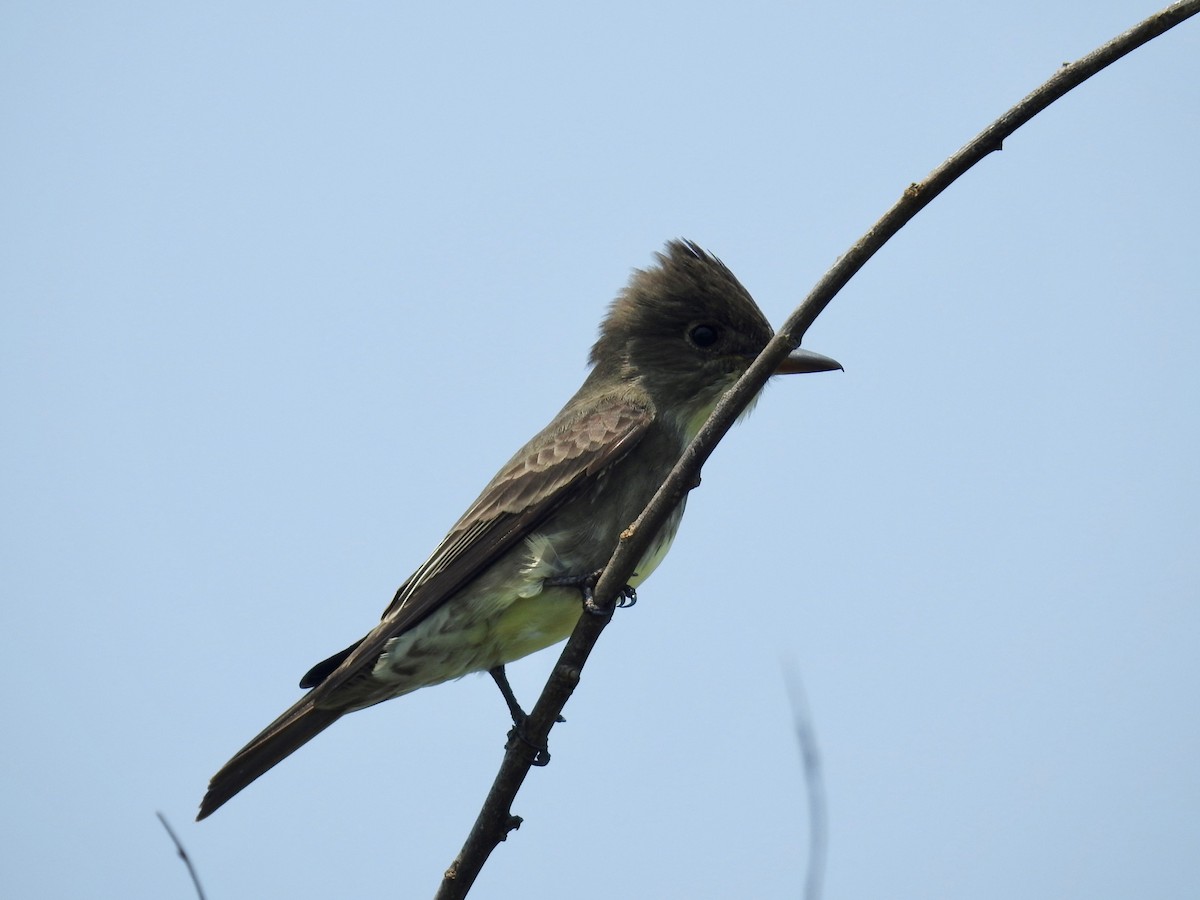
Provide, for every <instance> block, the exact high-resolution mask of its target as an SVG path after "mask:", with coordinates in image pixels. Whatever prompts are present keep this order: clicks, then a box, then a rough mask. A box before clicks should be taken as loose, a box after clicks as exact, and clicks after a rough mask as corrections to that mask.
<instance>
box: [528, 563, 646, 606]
mask: <svg viewBox="0 0 1200 900" xmlns="http://www.w3.org/2000/svg"><path fill="white" fill-rule="evenodd" d="M603 571H604V570H603V569H600V570H598V571H595V572H591V573H589V574H587V575H558V576H555V577H553V578H547V579H546V582H545V583H546V585H547V586H548V587H573V588H578V589H579V592H580V593H581V594H582V595H583V608H584V610H585V611H586V612H589V613H591V614H592V615H594V616H609V615H612V611H613V609H625V608H626V607H629V606H633V605H634V604H635V603H637V591H635V590H634V589H633V588H632V587H631V586H630V585H628V584H627V585H625V586H624V587H623V588H621V590H620V591H618V592H617V598H616V602H615V603H614V604H613V605H612V606H609V607H604V606H601V605H600V604H598V603H597V602H596V582H598V581H599V580H600V575H601V574H602V573H603ZM635 574H636V573H635Z"/></svg>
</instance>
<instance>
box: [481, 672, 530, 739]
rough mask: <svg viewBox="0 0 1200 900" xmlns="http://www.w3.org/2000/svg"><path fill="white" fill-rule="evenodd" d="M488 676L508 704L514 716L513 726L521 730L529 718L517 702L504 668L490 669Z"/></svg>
mask: <svg viewBox="0 0 1200 900" xmlns="http://www.w3.org/2000/svg"><path fill="white" fill-rule="evenodd" d="M488 674H489V675H491V676H492V680H493V681H494V682H496V687H498V688H500V693H501V695H502V696H503V697H504V702H505V703H507V704H508V711H509V713H511V714H512V720H513V724H514V725H516V726H517V727H518V728H520V727H521V726H522V725H524V724H525V720H526V719H527V718H529V717H528V716H527V715H525V710H523V709H521V704H520V703H518V702H517V695H516V694H514V693H513V689H512V685H511V684H509V683H508V676H507V675H506V674H504V666H496V667H495V668H494V669H488Z"/></svg>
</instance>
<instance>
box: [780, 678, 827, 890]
mask: <svg viewBox="0 0 1200 900" xmlns="http://www.w3.org/2000/svg"><path fill="white" fill-rule="evenodd" d="M784 680H785V681H786V682H787V688H788V696H789V697H790V698H791V701H792V723H793V725H794V726H795V728H796V743H797V744H798V745H799V746H800V761H801V763H802V764H803V766H804V787H805V789H806V790H807V792H808V873H807V874H806V875H805V877H804V900H820V898H821V889H822V887H823V885H824V883H825V857H826V854H827V852H828V847H829V818H828V812H827V809H828V807H827V806H826V804H825V777H824V775H823V774H822V772H821V752H820V750H819V749H818V747H817V732H816V729H815V728H813V721H812V710H811V709H810V708H809V706H808V694H807V693H806V692H805V690H804V682H803V681H802V680H801V678H800V670H799V669H797V668H796V667H795V666H794V665H788V666H786V667H785V671H784Z"/></svg>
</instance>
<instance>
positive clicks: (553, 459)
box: [301, 400, 653, 696]
mask: <svg viewBox="0 0 1200 900" xmlns="http://www.w3.org/2000/svg"><path fill="white" fill-rule="evenodd" d="M652 421H653V413H652V411H651V410H650V409H649V408H648V407H647V406H645V405H642V404H636V403H632V402H629V401H626V400H621V401H617V400H613V401H611V402H608V403H604V404H602V405H598V406H596V407H593V408H591V409H589V410H587V411H586V412H584V413H583V414H581V415H576V416H573V417H572V418H571V419H569V420H567V421H566V422H557V421H556V422H555V423H552V424H551V426H550V427H549V428H547V429H546V430H545V431H543V432H541V433H540V434H538V435H537V436H536V437H535V438H534V439H533V440H531V441H530V442H529V444H527V445H526V446H525V447H524V448H523V449H522V450H521V451H520V452H518V453H517V455H516V456H514V457H513V458H512V459H511V460H510V461H509V462H508V464H507V465H506V466H505V467H504V468H503V469H501V470H500V472H499V473H498V474H497V475H496V477H495V478H493V479H492V481H491V483H490V484H489V485H488V486H487V487H486V488H485V489H484V491H483V493H482V494H481V495H480V496H479V499H477V500H476V501H475V502H474V503H473V504H472V505H471V507H470V509H468V510H467V511H466V513H464V514H463V516H462V518H460V519H459V520H458V522H457V523H455V525H454V527H453V528H451V529H450V533H449V534H447V535H446V537H445V538H443V540H442V542H441V544H439V545H438V547H437V549H436V550H434V551H433V553H432V555H430V557H429V558H428V559H427V560H426V561H425V562H424V563H423V564H422V565H421V566H420V568H418V569H417V571H416V572H414V573H413V575H412V576H411V577H410V578H409V579H408V580H407V581H405V582H404V584H402V585H401V586H400V589H399V590H397V591H396V596H395V597H394V598H393V600H392V602H391V604H390V605H389V606H388V608H387V609H386V610H385V611H384V613H383V617H382V620H381V621H380V623H379V625H378V626H376V627H375V629H374V630H373V631H371V633H370V634H368V635H367V636H366V637H365V638H363V639H362V641H360V642H359V643H358V644H356V645H355V646H354V647H352V648H347V650H345V651H342V653H339V654H337V655H335V656H333V657H331V658H330V659H329V660H326V661H325V663H321V664H319V665H318V666H317V667H315V668H314V669H313V670H311V671H310V672H309V674H308V675H306V676H305V680H304V681H302V682H301V686H302V687H316V686H319V687H320V688H321V693H322V694H323V695H325V696H328V692H333V691H336V690H337V688H338V687H340V686H341V685H343V684H344V683H345V682H346V681H348V680H350V679H353V678H356V677H358V676H361V674H362V673H363V671H364V669H366V668H368V667H374V665H375V663H376V661H377V660H378V659H379V656H380V655H381V654H382V653H383V652H384V649H385V647H386V645H387V643H388V641H390V640H392V639H393V638H395V637H397V636H398V635H400V634H403V633H404V632H405V631H408V630H409V629H410V628H412V627H413V626H414V625H416V624H417V623H419V622H420V621H421V620H423V619H424V618H425V617H426V616H428V615H429V614H430V613H432V612H433V611H434V610H436V609H438V608H439V607H441V605H442V604H443V603H445V602H446V600H448V599H449V598H450V597H452V596H453V595H454V594H455V593H457V592H458V591H459V590H460V589H462V588H463V587H464V586H465V585H467V584H469V583H470V582H471V581H473V580H474V579H475V578H477V577H478V576H479V575H480V574H481V573H482V572H484V571H485V570H486V569H487V568H488V566H490V565H491V564H492V563H494V562H495V561H496V560H497V559H499V558H500V557H501V556H502V555H503V554H505V553H506V552H508V551H509V550H510V549H511V548H512V547H514V546H516V545H517V544H518V543H519V542H520V541H522V540H524V539H525V538H527V537H528V536H529V535H531V534H533V533H534V532H535V531H537V530H538V528H539V527H540V526H541V525H542V523H543V522H544V521H545V520H546V518H547V516H549V515H550V514H551V513H552V512H553V511H554V510H556V509H557V508H558V507H559V506H561V505H562V504H563V503H565V502H567V501H568V500H570V499H571V498H572V497H574V496H577V494H578V493H579V492H581V491H583V490H585V489H586V488H587V487H588V486H589V485H590V484H591V483H592V482H593V481H594V480H595V479H596V478H598V477H599V476H600V474H601V473H602V472H603V471H604V470H605V469H606V468H607V467H608V466H610V465H612V464H613V463H615V462H617V461H618V460H620V459H621V458H622V457H623V456H625V454H627V453H628V452H629V451H630V450H632V449H633V448H634V447H635V446H637V444H638V442H639V441H640V440H641V438H642V436H643V435H644V434H645V431H646V428H647V427H648V426H649V425H650V423H651V422H652ZM323 667H324V671H322V668H323Z"/></svg>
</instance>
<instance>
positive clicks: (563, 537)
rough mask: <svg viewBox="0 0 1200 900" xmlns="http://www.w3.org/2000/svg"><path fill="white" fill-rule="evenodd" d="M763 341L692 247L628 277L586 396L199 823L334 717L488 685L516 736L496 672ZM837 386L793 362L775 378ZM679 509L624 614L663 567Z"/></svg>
mask: <svg viewBox="0 0 1200 900" xmlns="http://www.w3.org/2000/svg"><path fill="white" fill-rule="evenodd" d="M772 336H773V331H772V328H771V326H770V324H769V323H768V321H767V319H766V317H765V316H764V315H763V314H762V312H761V310H760V309H759V308H758V306H757V304H756V303H755V302H754V299H753V298H752V297H751V296H750V293H749V292H748V291H747V290H746V289H745V288H744V287H743V286H742V284H741V283H740V282H739V281H738V279H737V278H736V277H735V276H734V274H733V273H732V272H731V271H730V270H729V268H728V267H727V266H726V265H725V264H724V263H722V262H721V261H720V260H719V259H718V258H717V257H716V256H714V255H712V254H711V253H709V252H708V251H706V250H704V249H702V248H701V247H700V246H699V245H698V244H696V243H694V242H692V241H689V240H683V239H679V240H672V241H669V242H668V243H667V244H666V246H665V248H664V250H663V251H662V252H660V253H657V254H656V260H655V264H654V265H651V266H648V267H646V268H644V269H634V271H633V274H632V276H631V277H630V279H629V282H628V284H627V285H626V286H625V287H624V288H623V289H622V290H621V291H620V292H619V293H618V295H617V297H616V299H615V300H613V301H612V303H611V304H610V306H609V309H608V312H607V315H606V316H605V317H604V319H603V321H602V322H601V325H600V334H599V337H598V339H597V340H596V342H595V344H594V345H593V346H592V349H591V353H590V355H589V358H588V362H589V364H590V366H591V368H590V371H589V373H588V375H587V377H586V378H585V380H584V382H583V385H582V386H581V387H580V388H579V390H578V391H577V392H576V393H575V395H574V396H572V397H571V399H570V400H569V401H567V403H566V405H565V406H564V407H563V408H562V409H561V410H560V411H559V413H558V414H557V415H556V416H555V417H554V418H553V419H552V420H551V421H550V423H549V424H548V425H547V426H546V427H545V428H543V429H542V430H541V431H539V432H538V433H537V434H536V435H534V436H533V438H531V439H530V440H529V442H528V443H526V444H525V445H524V446H523V447H522V448H521V449H520V450H518V451H517V452H516V454H514V455H513V457H512V458H511V459H510V460H509V461H508V462H507V463H505V464H504V466H503V467H502V468H501V469H500V471H499V472H498V473H497V474H496V476H495V477H494V478H493V479H492V480H491V481H490V482H489V483H488V485H487V487H485V488H484V489H483V492H482V493H481V494H480V495H479V497H478V499H476V500H475V502H474V503H472V504H471V506H470V507H469V508H468V509H467V511H466V512H465V513H464V514H463V515H462V517H461V518H460V519H459V520H458V521H457V522H456V523H455V524H454V526H453V527H452V528H451V529H450V531H449V533H448V534H447V535H446V537H445V538H444V539H443V540H442V542H441V543H440V544H439V545H438V546H437V548H436V549H435V550H434V551H433V553H432V554H431V555H430V556H429V558H428V559H426V560H425V562H424V563H422V564H421V566H420V567H419V568H418V569H417V570H416V571H415V572H413V574H412V575H411V576H409V578H408V579H407V580H406V581H405V582H404V583H403V584H401V586H400V588H399V589H398V590H397V591H396V594H395V596H394V598H393V599H392V602H391V603H390V604H389V605H388V607H387V609H385V610H384V612H383V616H382V618H381V619H380V621H379V624H377V625H375V626H374V627H373V628H372V629H371V630H370V631H369V632H368V633H367V634H366V635H365V636H364V637H363V638H362V639H361V640H359V641H356V642H355V643H353V644H351V645H350V646H349V647H347V648H346V649H344V650H342V651H340V652H338V653H335V654H334V655H332V656H330V657H329V658H328V659H326V660H323V661H322V662H319V663H317V664H316V665H315V666H313V667H312V668H311V669H310V670H309V671H308V672H307V673H306V674H305V675H304V677H303V678H302V679H301V681H300V687H301V688H305V689H307V693H305V694H304V695H303V696H301V698H300V699H299V700H298V701H296V703H295V704H293V705H292V706H291V707H290V708H289V709H287V710H286V711H285V712H283V713H282V714H281V715H280V716H279V717H278V718H277V719H275V721H273V722H272V723H271V724H270V725H268V726H267V727H266V728H264V729H263V731H262V732H261V733H259V734H258V735H257V736H256V737H255V738H253V739H252V740H251V741H250V742H249V743H248V744H246V746H245V747H243V748H242V749H241V750H239V751H238V752H237V753H236V754H235V755H234V756H233V757H232V758H231V759H230V760H229V761H228V762H227V763H226V764H225V765H224V766H223V767H222V768H221V769H220V770H219V771H218V772H217V773H216V775H214V776H213V778H212V780H211V782H210V783H209V787H208V791H207V792H206V794H205V795H204V798H203V800H202V801H201V804H200V811H199V814H198V815H197V817H196V818H197V820H200V819H204V818H206V817H208V816H209V815H211V814H212V813H213V812H214V811H216V810H217V809H218V808H219V807H220V806H222V805H223V804H225V803H226V802H227V801H228V800H229V799H230V798H231V797H233V796H234V795H235V794H237V793H238V792H240V791H241V790H242V789H244V788H245V787H246V786H247V785H249V784H250V783H251V782H253V781H254V780H255V779H257V778H258V777H259V776H261V775H262V774H264V773H265V772H266V771H268V770H269V769H271V768H272V767H273V766H275V765H276V764H277V763H279V762H280V761H282V760H283V759H285V758H286V757H288V756H290V755H291V754H292V753H293V752H295V751H296V750H297V749H298V748H300V747H301V746H303V745H304V744H306V743H307V742H308V741H310V740H312V739H313V738H314V737H316V735H317V734H319V733H320V732H322V731H324V730H325V729H326V728H328V727H329V726H330V725H332V724H333V723H334V722H336V721H337V720H338V719H340V718H341V717H342V716H344V715H346V714H347V713H350V712H354V711H356V710H360V709H364V708H365V707H368V706H373V705H375V704H376V703H381V702H383V701H384V700H390V699H392V698H394V697H399V696H402V695H404V694H408V693H410V692H412V691H415V690H417V689H419V688H423V687H428V686H430V685H435V684H440V683H442V682H446V681H450V680H453V679H457V678H461V677H462V676H464V675H466V674H468V673H471V672H489V673H491V674H492V676H493V678H494V679H495V680H496V683H497V685H499V686H500V689H501V692H502V693H503V695H504V697H505V701H506V702H507V703H508V706H509V710H510V712H511V714H512V717H513V720H514V723H515V725H516V727H517V728H518V729H519V728H520V725H521V721H522V719H523V716H524V713H523V712H522V711H521V709H520V706H519V705H518V704H517V702H516V698H515V697H514V696H513V693H512V690H511V688H509V687H508V682H507V679H506V678H505V676H504V666H505V664H506V663H509V662H512V661H514V660H517V659H520V658H522V657H524V656H526V655H528V654H530V653H533V652H535V651H538V650H541V649H544V648H546V647H549V646H551V645H553V644H555V643H558V642H559V641H562V640H564V639H565V638H566V637H568V636H569V635H570V633H571V631H572V629H573V628H574V626H575V624H576V622H577V621H578V619H579V617H580V615H582V614H583V610H584V608H585V607H586V606H587V603H589V602H590V599H589V598H588V588H589V586H590V585H592V584H594V583H595V577H596V576H597V575H598V573H599V572H600V571H602V570H603V567H604V564H605V563H606V562H607V561H608V559H609V557H610V556H611V554H612V552H613V550H614V549H615V548H616V545H617V542H618V538H619V535H620V534H621V532H622V531H623V530H624V529H625V528H627V527H628V526H629V525H630V523H632V522H633V521H634V519H635V518H636V517H637V516H638V515H639V513H641V511H642V509H643V508H644V507H645V505H646V504H647V503H648V502H649V500H650V498H651V497H652V496H653V494H654V492H655V491H656V490H657V489H658V486H659V485H660V484H661V483H662V481H663V480H664V479H665V477H666V476H667V474H668V473H669V472H670V470H671V468H672V467H673V466H674V465H675V463H676V462H677V461H678V460H679V458H680V456H681V455H682V453H683V451H684V449H685V448H686V447H687V445H688V443H689V442H690V441H691V440H692V438H693V437H695V435H696V433H697V432H698V431H699V429H700V427H701V426H702V425H703V423H704V421H705V420H706V419H707V418H708V415H709V413H711V412H712V410H713V408H714V407H715V406H716V404H717V402H718V401H719V400H720V398H721V396H722V395H723V394H724V393H725V392H726V391H727V390H728V389H729V388H730V387H731V386H732V385H733V383H734V382H735V381H736V380H737V379H738V377H739V376H740V375H741V374H742V373H743V372H745V371H746V369H747V368H748V367H749V365H750V363H751V362H752V361H753V360H754V358H755V357H756V356H757V355H758V354H759V353H760V352H761V351H762V349H763V348H764V347H765V346H766V344H767V342H768V341H769V340H770V339H771V337H772ZM841 368H842V367H841V365H840V364H839V363H838V362H837V361H836V360H833V359H831V358H829V357H826V356H822V355H821V354H819V353H814V352H812V351H810V350H806V349H797V350H795V351H793V352H792V354H791V355H790V356H788V357H787V358H786V359H785V360H784V362H783V363H782V364H781V365H780V367H779V368H778V369H777V371H776V373H775V374H790V373H805V372H824V371H832V370H836V369H841ZM685 503H686V497H685V498H683V499H681V500H680V501H679V503H678V505H677V506H676V507H675V509H674V510H673V511H672V512H671V514H670V515H669V517H668V519H667V521H666V522H665V524H664V525H663V526H662V527H661V528H660V530H659V532H658V534H657V535H656V536H655V538H654V540H653V541H652V542H651V546H650V548H649V549H648V550H647V551H646V553H645V555H644V556H643V557H642V559H641V560H640V561H639V563H638V565H637V566H636V570H635V573H634V575H633V576H632V577H631V578H630V582H629V585H627V588H626V590H627V593H626V594H625V596H626V597H632V596H633V591H634V590H635V589H636V588H637V586H638V585H639V584H640V583H641V582H642V581H644V580H645V579H646V578H647V577H648V576H649V575H650V574H651V573H652V572H653V571H654V569H655V568H656V567H657V566H658V564H659V563H660V562H661V561H662V558H663V556H664V555H665V554H666V552H667V550H668V549H669V547H670V545H671V542H672V540H673V539H674V537H675V533H676V530H677V529H678V527H679V521H680V518H681V517H682V515H683V511H684V506H685ZM581 591H582V593H583V594H584V598H585V602H583V603H581V599H580V594H581Z"/></svg>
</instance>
